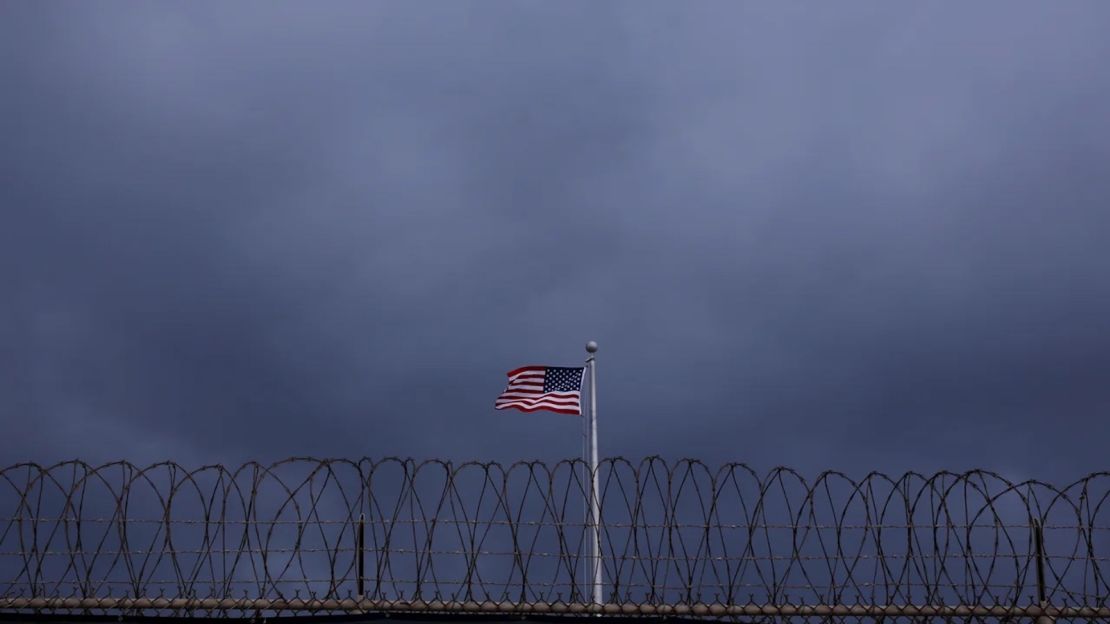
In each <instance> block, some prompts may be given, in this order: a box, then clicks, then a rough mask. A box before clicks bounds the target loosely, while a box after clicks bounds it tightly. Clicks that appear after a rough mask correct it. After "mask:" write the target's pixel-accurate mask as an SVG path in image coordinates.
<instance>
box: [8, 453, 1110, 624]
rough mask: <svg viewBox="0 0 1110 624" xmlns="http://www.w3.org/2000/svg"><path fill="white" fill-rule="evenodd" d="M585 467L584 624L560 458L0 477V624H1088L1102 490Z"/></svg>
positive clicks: (569, 471)
mask: <svg viewBox="0 0 1110 624" xmlns="http://www.w3.org/2000/svg"><path fill="white" fill-rule="evenodd" d="M598 470H599V478H600V484H601V487H600V492H599V497H600V500H601V512H600V521H599V523H598V530H599V531H600V533H601V543H602V548H601V550H602V553H601V562H600V565H601V567H602V570H603V579H604V595H605V597H606V601H605V605H591V604H590V599H589V596H590V595H591V594H590V586H589V583H590V582H591V579H592V575H591V574H589V570H588V569H587V566H588V565H589V564H590V561H589V559H590V558H589V556H588V551H589V549H588V544H589V535H590V534H589V531H592V530H593V529H592V527H593V524H592V522H591V521H590V519H589V518H587V515H586V514H587V509H588V507H587V506H586V505H585V504H584V503H585V500H586V497H587V494H588V490H589V479H588V472H587V468H586V466H585V465H584V464H583V463H582V462H580V461H577V460H567V461H562V462H557V463H552V464H545V463H541V462H517V463H513V464H498V463H482V462H466V463H452V462H447V461H438V460H428V461H415V460H411V459H381V460H373V459H362V460H350V461H349V460H321V459H312V458H291V459H287V460H283V461H279V462H275V463H272V464H261V463H247V464H243V465H241V466H236V467H225V466H218V465H212V466H203V467H200V468H195V469H190V468H186V467H183V466H181V465H179V464H176V463H172V462H165V463H158V464H153V465H149V466H137V465H134V464H131V463H127V462H115V463H109V464H103V465H98V466H94V465H90V464H87V463H84V462H80V461H69V462H62V463H59V464H55V465H52V466H41V465H38V464H32V463H24V464H16V465H13V466H10V467H8V468H4V469H2V470H0V609H4V608H7V609H26V608H32V609H71V610H73V609H85V610H87V609H89V608H100V609H103V610H108V611H111V610H116V611H120V610H127V609H140V610H143V609H147V610H154V611H159V610H163V611H164V610H166V609H173V610H175V612H193V611H194V610H204V611H205V612H206V613H210V612H230V611H239V612H245V611H250V610H259V609H266V610H270V611H277V612H280V611H286V612H299V611H332V610H334V611H344V610H347V611H349V610H352V609H362V610H365V609H378V610H421V609H423V610H430V611H437V610H438V611H454V610H461V611H466V610H472V611H481V610H483V609H485V610H487V611H490V610H492V611H496V612H529V613H533V612H552V613H555V612H564V611H565V612H571V613H573V612H588V611H589V610H590V609H594V610H595V612H606V613H636V614H647V613H671V614H675V613H678V614H694V615H698V614H701V615H720V616H730V615H737V614H740V615H749V616H756V615H760V614H764V615H790V614H791V613H794V614H802V615H806V614H809V615H817V616H822V614H823V616H828V617H831V616H832V615H837V614H839V615H841V616H845V615H851V614H852V613H853V612H852V611H851V610H852V609H856V610H857V611H858V613H859V614H870V616H872V617H878V616H882V615H884V614H885V615H897V614H901V615H906V614H907V613H910V611H906V609H911V610H912V609H918V610H919V611H917V613H932V611H929V609H934V610H936V609H940V608H949V609H951V608H957V609H964V610H965V611H967V614H974V613H978V614H979V616H982V617H987V616H990V617H1001V616H999V613H1007V612H1008V611H1006V610H1007V609H1010V610H1013V609H1015V608H1017V607H1019V606H1021V607H1022V608H1025V609H1026V610H1025V611H1023V612H1022V613H1024V614H1029V613H1036V612H1037V611H1036V609H1038V608H1042V609H1043V608H1051V609H1070V610H1071V611H1059V613H1060V614H1071V615H1073V616H1075V617H1095V615H1098V614H1106V613H1110V611H1107V609H1108V607H1110V605H1108V604H1107V600H1108V598H1107V597H1108V596H1110V505H1107V504H1106V502H1107V498H1108V496H1110V473H1098V474H1091V475H1088V476H1085V477H1083V478H1081V479H1078V480H1076V481H1075V482H1073V483H1070V484H1066V485H1061V486H1055V485H1052V484H1048V483H1044V482H1040V481H1032V480H1031V481H1022V482H1013V481H1010V480H1007V479H1006V478H1004V477H1003V476H1001V475H999V474H996V473H992V472H987V471H972V472H966V473H950V472H940V473H937V474H932V475H925V474H918V473H907V474H904V475H900V476H888V475H884V474H881V473H871V474H868V475H866V476H864V477H862V478H852V477H850V476H848V475H846V474H844V473H840V472H824V473H821V474H819V475H817V476H816V477H813V478H810V479H807V478H806V477H804V476H803V475H801V474H799V473H798V472H796V471H794V470H790V469H787V468H778V469H775V470H771V471H769V472H765V473H759V472H756V471H755V470H753V469H752V468H750V467H748V466H746V465H743V464H725V465H722V466H709V465H706V464H704V463H702V462H700V461H697V460H680V461H674V462H668V461H665V460H663V459H660V458H647V459H644V460H639V461H629V460H625V459H619V458H618V459H607V460H604V461H603V462H602V463H601V465H600V466H599V469H598ZM175 601H176V602H175ZM352 605H353V606H352ZM413 605H422V606H419V607H413ZM465 605H471V606H470V607H466V606H465ZM474 605H477V606H474ZM483 605H487V606H483ZM488 605H495V607H492V608H491V607H488ZM496 605H500V606H496ZM537 605H538V606H537ZM892 605H903V606H902V607H893V606H892ZM1030 608H1032V610H1029V609H1030ZM560 609H562V610H563V611H560ZM675 609H677V611H676V610H675ZM698 609H701V610H702V611H698ZM799 609H801V611H798V610H799ZM806 609H810V611H806ZM813 609H817V611H812V610H813ZM822 609H823V610H824V611H822ZM890 609H896V611H890ZM897 609H901V610H897ZM921 609H925V611H920V610H921ZM968 609H970V611H968ZM975 609H979V610H980V611H975ZM990 609H994V610H995V611H993V612H990V613H988V612H989V611H990ZM1084 609H1086V610H1087V611H1083V610H1084ZM576 610H577V611H576ZM884 610H885V611H884ZM984 610H986V611H984ZM1000 610H1001V611H1000ZM1088 612H1089V614H1095V615H1087V616H1084V615H1083V613H1088ZM938 613H939V611H938ZM951 613H953V614H954V613H957V611H952V612H951ZM992 613H993V615H991V614H992ZM969 617H970V615H969ZM1100 617H1101V616H1100Z"/></svg>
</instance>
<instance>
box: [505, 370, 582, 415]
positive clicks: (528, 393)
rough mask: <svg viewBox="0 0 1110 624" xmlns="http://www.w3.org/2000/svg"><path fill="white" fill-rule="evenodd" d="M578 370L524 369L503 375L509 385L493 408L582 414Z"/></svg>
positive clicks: (579, 374)
mask: <svg viewBox="0 0 1110 624" xmlns="http://www.w3.org/2000/svg"><path fill="white" fill-rule="evenodd" d="M582 370H583V369H582V368H564V367H555V366H524V367H521V368H518V369H516V370H511V371H509V372H508V373H506V374H507V375H508V376H509V385H508V387H506V388H505V391H504V392H502V393H501V396H499V397H497V401H496V402H495V403H494V404H493V407H494V409H499V410H501V409H509V408H514V409H518V410H520V411H522V412H538V411H540V410H547V411H549V412H558V413H560V414H574V415H576V416H579V415H581V414H582V402H581V399H582V396H581V395H582Z"/></svg>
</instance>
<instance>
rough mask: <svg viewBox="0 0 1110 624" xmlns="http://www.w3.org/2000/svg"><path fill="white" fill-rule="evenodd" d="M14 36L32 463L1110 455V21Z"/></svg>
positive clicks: (970, 461)
mask: <svg viewBox="0 0 1110 624" xmlns="http://www.w3.org/2000/svg"><path fill="white" fill-rule="evenodd" d="M3 11H4V13H5V19H4V20H3V21H2V25H0V30H2V31H3V32H2V34H3V36H2V37H0V41H2V43H0V46H3V60H2V61H0V76H2V77H3V82H4V84H5V89H4V91H5V95H4V97H3V98H2V99H0V132H2V134H3V136H4V137H5V140H4V143H3V145H2V146H0V165H2V168H3V185H2V186H0V206H2V209H3V213H4V216H5V219H4V221H5V227H4V228H3V231H2V232H0V241H2V242H3V251H0V259H2V260H3V266H2V267H0V280H2V283H3V287H4V293H5V297H4V301H5V303H4V305H3V307H2V308H0V309H2V310H3V323H2V324H0V338H2V347H0V358H3V364H4V369H5V370H7V371H9V374H8V375H6V376H5V379H4V380H3V381H2V382H0V389H2V390H3V396H2V399H0V409H2V411H3V418H4V422H5V424H6V426H7V427H8V428H9V431H10V434H9V435H7V436H6V437H5V441H4V442H3V446H2V449H3V453H4V456H5V457H7V458H9V460H11V461H14V460H18V459H24V458H28V459H37V460H41V461H47V460H52V459H55V458H60V457H70V456H79V457H83V458H89V459H103V458H108V457H118V456H124V457H129V458H132V459H136V460H139V461H143V460H149V459H154V458H162V457H173V458H175V459H179V460H181V461H184V462H186V463H189V462H194V461H238V460H241V459H244V458H247V457H259V458H263V459H272V458H276V457H280V456H284V455H289V454H316V455H330V456H359V455H373V456H381V455H389V454H399V455H416V456H445V457H452V458H469V457H486V458H497V459H512V458H518V457H534V456H538V457H543V458H555V457H564V456H569V455H574V454H576V452H577V448H578V446H577V438H576V436H577V434H578V426H579V423H578V421H577V420H576V419H572V418H566V417H560V416H555V415H526V416H522V415H512V414H505V413H495V412H493V411H492V409H491V404H492V400H493V398H494V396H496V394H497V392H498V391H499V390H500V389H501V387H502V385H503V373H504V371H505V370H508V369H510V368H513V367H515V366H517V365H520V364H524V363H533V362H535V363H544V362H549V363H554V364H571V363H574V362H575V361H578V360H579V359H580V358H581V357H582V356H583V353H582V351H581V344H582V343H583V342H584V341H585V339H587V338H596V339H598V340H599V341H600V342H601V344H602V352H601V368H600V372H601V378H602V384H603V385H602V410H603V412H602V415H601V417H602V432H603V435H604V437H603V440H602V442H603V449H604V451H605V452H606V453H607V454H625V455H633V456H638V455H644V454H649V453H663V454H665V455H668V456H682V455H690V456H698V457H702V458H704V459H707V460H709V461H711V462H713V461H722V460H726V459H730V460H743V461H750V462H752V463H754V464H755V465H757V466H763V467H766V466H770V465H773V464H779V463H786V464H794V465H798V466H799V467H801V468H802V469H804V470H816V469H818V468H823V467H837V468H844V469H847V470H851V471H857V472H859V471H865V470H869V469H871V468H880V469H890V470H901V469H906V468H920V469H935V468H939V467H950V468H954V469H960V468H966V467H970V466H973V465H983V466H987V467H992V468H997V469H999V470H1003V471H1006V472H1007V473H1008V474H1013V475H1014V476H1020V477H1025V476H1030V475H1044V476H1048V477H1052V476H1054V475H1062V476H1065V477H1066V476H1072V475H1073V474H1075V473H1076V472H1080V471H1086V470H1091V469H1098V468H1103V467H1105V466H1104V465H1103V464H1102V463H1101V461H1102V460H1101V453H1100V452H1099V450H1100V449H1099V446H1100V441H1101V440H1102V439H1103V438H1105V434H1106V433H1107V425H1106V424H1104V414H1105V412H1106V409H1107V408H1108V407H1110V384H1107V383H1106V381H1105V380H1106V379H1107V378H1108V375H1110V355H1107V354H1108V353H1110V337H1108V333H1107V331H1106V321H1105V319H1106V318H1107V313H1108V312H1110V286H1108V284H1110V279H1108V278H1110V275H1108V273H1110V252H1107V251H1106V248H1107V246H1106V245H1105V241H1104V238H1105V232H1107V231H1108V228H1110V211H1108V210H1107V209H1106V207H1105V206H1106V200H1107V198H1108V197H1110V182H1108V181H1107V179H1106V175H1105V163H1106V162H1107V156H1108V151H1110V122H1108V121H1107V118H1106V115H1105V114H1104V111H1105V110H1106V107H1107V100H1108V96H1110V79H1108V78H1107V77H1105V72H1103V71H1100V67H1101V65H1102V64H1103V62H1104V60H1105V58H1107V53H1108V52H1110V45H1108V44H1107V43H1106V41H1105V37H1104V36H1103V32H1102V31H1103V30H1104V29H1103V28H1102V25H1104V24H1105V22H1106V18H1107V17H1110V13H1108V12H1107V9H1105V8H1104V7H1103V6H1102V5H1100V4H1097V3H1088V4H1083V3H1068V4H1067V5H1060V6H1057V5H1052V6H1046V5H1040V4H1027V5H1020V6H1019V5H1015V4H1012V3H1006V4H1004V5H1003V4H998V5H994V6H987V5H983V6H976V7H961V8H960V9H959V10H958V11H956V10H954V9H952V8H951V7H947V8H945V7H939V6H938V7H935V8H933V7H924V8H923V7H915V6H901V7H894V6H883V7H879V8H876V7H866V6H864V5H856V6H853V7H846V6H838V7H830V8H820V9H814V8H813V7H805V8H802V7H799V6H792V5H787V4H774V5H771V4H768V5H763V6H756V5H744V6H740V5H735V4H720V5H710V4H699V5H696V6H688V5H679V4H671V5H665V4H661V5H654V4H653V5H648V4H644V3H632V4H612V3H610V4H601V5H598V4H585V3H583V4H570V3H560V4H540V3H537V4H513V5H495V4H489V3H475V4H467V3H451V4H447V5H441V6H436V7H434V10H433V7H430V6H429V7H417V6H413V5H411V4H401V3H393V4H369V3H355V4H346V5H328V6H326V7H321V6H318V5H313V6H309V5H296V4H287V5H273V4H259V5H236V6H234V7H226V6H223V5H218V4H194V3H191V4H180V5H165V4H162V5H113V4H96V5H84V4H67V5H64V4H57V5H42V4H9V5H7V6H6V7H5V8H4V9H3Z"/></svg>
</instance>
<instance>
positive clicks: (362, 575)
mask: <svg viewBox="0 0 1110 624" xmlns="http://www.w3.org/2000/svg"><path fill="white" fill-rule="evenodd" d="M355 550H356V551H357V552H356V553H355V556H357V557H358V580H357V581H356V585H357V586H358V599H359V600H362V599H363V598H365V597H366V591H365V586H364V583H365V579H366V556H365V552H366V514H365V513H360V514H359V515H358V546H357V547H356V549H355Z"/></svg>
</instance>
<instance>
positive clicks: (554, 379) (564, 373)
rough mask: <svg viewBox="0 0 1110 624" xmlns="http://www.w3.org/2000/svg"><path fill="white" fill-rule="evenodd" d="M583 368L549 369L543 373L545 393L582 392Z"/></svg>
mask: <svg viewBox="0 0 1110 624" xmlns="http://www.w3.org/2000/svg"><path fill="white" fill-rule="evenodd" d="M582 370H583V369H581V368H547V369H546V370H544V373H543V391H544V392H580V391H581V390H582Z"/></svg>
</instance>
